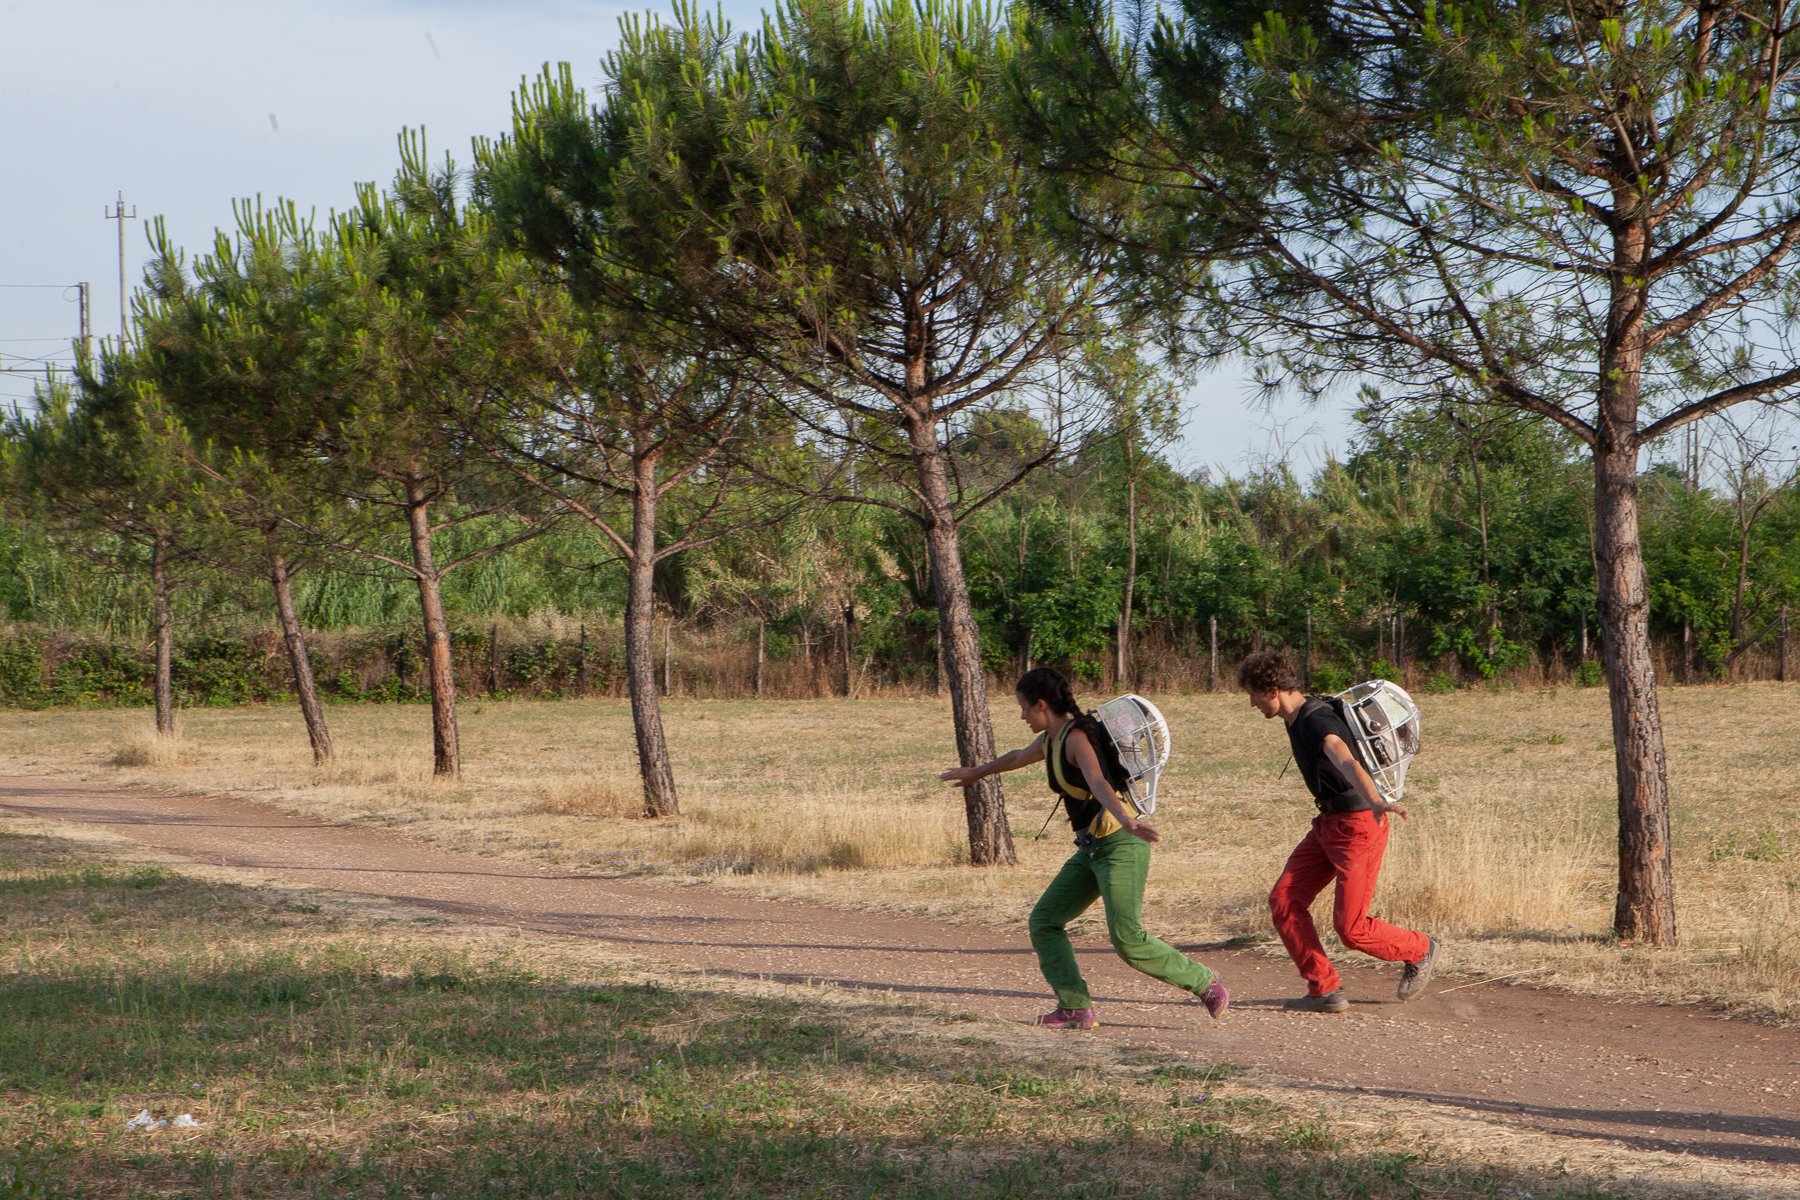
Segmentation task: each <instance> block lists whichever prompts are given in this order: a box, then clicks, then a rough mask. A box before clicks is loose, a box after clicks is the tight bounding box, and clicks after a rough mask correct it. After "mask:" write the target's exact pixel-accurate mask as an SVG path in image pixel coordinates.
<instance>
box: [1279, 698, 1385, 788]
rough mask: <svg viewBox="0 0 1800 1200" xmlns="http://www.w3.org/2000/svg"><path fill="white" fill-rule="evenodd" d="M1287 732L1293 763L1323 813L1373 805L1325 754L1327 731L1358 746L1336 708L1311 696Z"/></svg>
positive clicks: (1353, 751) (1345, 744) (1349, 743)
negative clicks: (1291, 748) (1292, 749)
mask: <svg viewBox="0 0 1800 1200" xmlns="http://www.w3.org/2000/svg"><path fill="white" fill-rule="evenodd" d="M1287 732H1288V744H1289V745H1291V746H1292V747H1293V748H1294V764H1295V765H1296V766H1298V767H1299V768H1300V777H1301V778H1302V779H1304V780H1306V786H1307V788H1308V789H1309V790H1310V791H1311V792H1312V794H1313V800H1314V802H1316V803H1317V804H1318V806H1319V811H1320V812H1322V813H1342V812H1362V811H1363V810H1364V809H1367V808H1371V807H1373V806H1372V805H1370V803H1369V802H1368V801H1367V800H1364V799H1363V798H1362V797H1361V796H1360V795H1359V794H1357V791H1356V789H1355V788H1353V787H1351V786H1350V781H1349V780H1348V779H1345V778H1344V777H1343V775H1341V774H1340V773H1339V772H1338V769H1337V767H1336V766H1335V765H1333V763H1332V761H1331V759H1330V758H1328V757H1327V756H1326V754H1325V735H1326V734H1328V733H1335V734H1337V735H1338V736H1339V737H1340V738H1342V739H1343V740H1344V747H1345V748H1346V749H1350V748H1351V747H1353V746H1354V745H1355V743H1354V742H1352V741H1351V740H1350V738H1351V733H1350V727H1349V726H1348V725H1346V724H1344V721H1343V718H1342V717H1340V716H1338V715H1337V710H1336V709H1334V708H1332V706H1331V705H1329V704H1327V703H1325V701H1323V700H1321V699H1319V698H1318V697H1317V696H1308V697H1307V698H1306V703H1305V704H1303V705H1301V707H1300V715H1299V716H1297V717H1295V718H1294V723H1293V724H1292V725H1289V726H1288V727H1287ZM1350 752H1351V753H1352V754H1355V753H1356V752H1355V750H1354V749H1351V750H1350Z"/></svg>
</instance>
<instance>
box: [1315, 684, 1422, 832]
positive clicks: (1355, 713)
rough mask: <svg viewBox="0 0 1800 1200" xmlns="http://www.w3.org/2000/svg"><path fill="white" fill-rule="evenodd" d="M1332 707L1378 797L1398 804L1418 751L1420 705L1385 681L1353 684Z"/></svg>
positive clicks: (1333, 701) (1403, 690) (1402, 690)
mask: <svg viewBox="0 0 1800 1200" xmlns="http://www.w3.org/2000/svg"><path fill="white" fill-rule="evenodd" d="M1331 704H1332V706H1333V707H1334V708H1336V709H1337V710H1338V715H1339V716H1340V717H1342V718H1344V724H1346V725H1348V726H1349V727H1350V733H1351V735H1352V736H1353V738H1354V740H1355V745H1353V746H1352V747H1351V749H1352V750H1354V751H1355V752H1356V757H1357V758H1358V759H1359V760H1360V761H1361V762H1362V765H1363V769H1364V770H1366V771H1368V773H1369V776H1370V778H1372V779H1373V780H1374V781H1375V788H1376V790H1377V791H1379V792H1380V793H1381V798H1382V799H1383V800H1386V801H1388V802H1389V803H1394V802H1397V801H1398V800H1399V799H1400V797H1401V796H1402V795H1403V794H1405V792H1406V768H1407V767H1408V766H1410V765H1411V764H1412V760H1413V756H1414V755H1415V754H1417V753H1418V752H1419V706H1418V705H1416V704H1414V703H1413V698H1412V697H1411V696H1409V695H1407V694H1406V691H1405V689H1403V688H1401V686H1400V685H1399V684H1397V683H1390V682H1388V681H1387V680H1385V679H1371V680H1369V681H1368V682H1367V683H1359V684H1356V685H1355V686H1354V687H1351V688H1348V689H1346V690H1344V691H1341V692H1339V693H1338V694H1337V695H1335V696H1332V697H1331Z"/></svg>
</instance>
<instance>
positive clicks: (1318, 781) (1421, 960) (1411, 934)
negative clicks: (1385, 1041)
mask: <svg viewBox="0 0 1800 1200" xmlns="http://www.w3.org/2000/svg"><path fill="white" fill-rule="evenodd" d="M1238 686H1239V687H1241V688H1243V689H1244V690H1245V691H1246V692H1248V693H1249V694H1250V703H1251V705H1252V706H1253V707H1254V708H1255V709H1256V711H1257V712H1260V713H1261V714H1262V715H1263V716H1264V717H1265V718H1270V717H1280V718H1281V719H1282V721H1283V722H1285V723H1286V725H1287V734H1288V742H1289V744H1290V745H1291V746H1292V747H1293V750H1294V762H1295V764H1296V765H1298V766H1299V768H1300V777H1301V778H1302V779H1304V780H1306V786H1307V788H1308V789H1309V790H1310V791H1311V792H1312V794H1313V801H1314V802H1315V803H1316V804H1317V805H1318V806H1319V815H1318V816H1317V817H1314V818H1313V823H1312V829H1311V830H1309V831H1308V832H1307V835H1306V836H1305V837H1303V838H1301V839H1300V844H1299V845H1298V846H1295V847H1294V852H1293V853H1292V854H1291V855H1289V856H1288V860H1287V866H1286V867H1284V868H1283V869H1282V872H1281V878H1280V879H1278V880H1276V881H1275V887H1274V890H1272V891H1271V892H1270V893H1269V912H1270V914H1271V915H1272V916H1273V917H1274V920H1275V932H1276V933H1278V934H1280V935H1281V942H1282V944H1283V945H1284V946H1286V947H1287V952H1288V955H1289V957H1291V958H1292V959H1293V960H1294V965H1295V966H1297V967H1299V968H1300V974H1301V975H1302V976H1303V977H1304V978H1305V979H1306V995H1304V996H1301V997H1299V998H1297V999H1294V1000H1289V1001H1288V1002H1287V1003H1286V1004H1285V1005H1284V1006H1283V1007H1285V1008H1289V1009H1293V1010H1296V1011H1299V1012H1320V1013H1339V1012H1343V1011H1344V1010H1346V1009H1348V1008H1349V1007H1350V1000H1349V998H1348V997H1347V996H1345V995H1344V989H1343V986H1342V981H1341V980H1340V979H1339V977H1338V973H1337V968H1336V967H1334V966H1332V965H1331V960H1330V959H1329V958H1327V957H1326V956H1325V947H1324V945H1323V944H1322V943H1320V941H1319V931H1318V929H1317V928H1316V927H1315V926H1314V925H1313V919H1312V911H1311V907H1312V902H1313V898H1314V897H1315V896H1317V895H1318V894H1319V893H1320V892H1322V891H1324V890H1325V885H1326V884H1328V883H1330V882H1332V881H1333V880H1336V881H1337V894H1336V897H1335V900H1334V903H1333V904H1332V909H1331V920H1332V925H1333V926H1334V927H1335V928H1336V929H1337V933H1338V936H1339V937H1340V938H1342V939H1343V941H1344V945H1346V946H1348V947H1350V948H1351V949H1352V950H1361V951H1362V952H1363V953H1364V954H1367V955H1369V956H1371V957H1373V958H1379V959H1385V960H1386V961H1388V962H1399V963H1405V964H1406V967H1405V969H1404V970H1403V971H1402V972H1401V974H1400V989H1399V996H1400V999H1402V1000H1411V999H1412V998H1413V997H1414V996H1417V995H1418V994H1419V993H1420V992H1422V991H1424V990H1425V981H1426V980H1427V979H1429V978H1430V977H1431V968H1432V960H1433V959H1434V958H1435V957H1436V955H1437V941H1436V939H1434V938H1430V937H1427V936H1425V935H1424V934H1422V933H1419V932H1417V931H1416V930H1412V929H1402V928H1401V927H1400V926H1398V925H1390V924H1388V923H1387V922H1386V921H1381V920H1377V919H1376V918H1374V917H1371V916H1370V915H1369V901H1370V900H1372V899H1373V898H1374V895H1375V881H1376V878H1377V877H1378V876H1379V875H1380V874H1381V856H1382V854H1383V853H1384V852H1385V851H1386V850H1387V841H1388V821H1387V814H1388V813H1396V814H1398V815H1399V816H1400V817H1401V819H1402V820H1404V819H1405V817H1406V810H1405V809H1403V808H1401V807H1400V806H1399V805H1398V804H1392V803H1389V802H1388V801H1386V800H1383V799H1382V798H1381V793H1380V792H1379V791H1377V790H1376V787H1375V781H1374V780H1373V779H1371V778H1370V777H1369V773H1368V771H1366V770H1364V769H1363V765H1362V763H1360V762H1358V761H1357V758H1356V753H1355V751H1353V750H1352V749H1351V748H1350V742H1351V738H1352V734H1351V732H1350V728H1349V726H1347V725H1345V724H1344V721H1343V719H1342V718H1341V717H1339V716H1338V714H1337V711H1336V709H1335V708H1333V706H1332V705H1330V704H1328V703H1327V702H1326V701H1324V700H1322V699H1320V698H1319V697H1317V696H1308V695H1306V694H1305V693H1303V692H1302V691H1301V690H1300V677H1299V675H1298V674H1297V673H1296V672H1295V670H1294V663H1293V660H1292V659H1290V658H1289V657H1288V654H1287V651H1285V650H1281V649H1268V650H1259V651H1257V652H1256V653H1255V654H1252V655H1251V656H1250V657H1249V658H1246V659H1245V660H1244V661H1243V663H1242V665H1240V666H1239V667H1238Z"/></svg>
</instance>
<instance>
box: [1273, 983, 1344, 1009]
mask: <svg viewBox="0 0 1800 1200" xmlns="http://www.w3.org/2000/svg"><path fill="white" fill-rule="evenodd" d="M1281 1007H1283V1008H1285V1009H1287V1010H1288V1011H1289V1012H1316V1013H1340V1012H1348V1011H1349V1009H1350V997H1348V996H1346V995H1344V989H1343V988H1338V989H1337V990H1336V991H1332V992H1326V993H1325V994H1324V995H1323V996H1301V997H1300V998H1299V999H1297V1000H1289V1001H1287V1002H1286V1003H1285V1004H1283V1005H1282V1006H1281Z"/></svg>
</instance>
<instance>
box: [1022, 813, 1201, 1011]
mask: <svg viewBox="0 0 1800 1200" xmlns="http://www.w3.org/2000/svg"><path fill="white" fill-rule="evenodd" d="M1149 873H1150V843H1149V842H1146V841H1144V840H1143V839H1142V838H1140V837H1137V836H1136V835H1134V834H1130V833H1127V832H1125V831H1124V830H1123V829H1121V830H1118V831H1116V832H1114V833H1112V834H1109V835H1108V836H1106V837H1103V838H1101V839H1100V840H1099V841H1097V842H1095V843H1093V844H1092V845H1090V846H1084V847H1081V848H1080V849H1078V850H1076V851H1075V853H1074V854H1072V855H1070V856H1069V861H1068V862H1066V863H1064V864H1063V867H1062V870H1060V871H1058V872H1057V873H1056V878H1055V879H1052V880H1051V881H1050V886H1049V887H1047V888H1045V889H1044V894H1043V895H1042V896H1041V897H1039V898H1038V902H1037V906H1036V907H1035V908H1033V909H1032V910H1031V946H1032V949H1034V950H1036V951H1037V956H1038V968H1039V969H1040V970H1042V971H1043V972H1044V978H1045V979H1047V980H1049V981H1050V986H1051V988H1053V989H1054V990H1055V992H1056V1003H1057V1004H1058V1005H1059V1006H1061V1007H1063V1008H1091V1007H1093V1000H1092V998H1091V997H1090V996H1089V995H1088V987H1087V981H1086V980H1084V979H1082V977H1081V968H1080V967H1079V966H1077V965H1076V963H1075V947H1074V946H1072V945H1070V944H1069V935H1068V932H1067V930H1068V925H1069V922H1070V921H1073V920H1074V919H1075V918H1076V917H1079V916H1080V915H1081V914H1082V913H1084V912H1086V911H1087V910H1088V908H1089V907H1090V906H1091V905H1092V904H1093V903H1094V901H1095V900H1099V901H1101V902H1102V903H1103V904H1105V905H1106V932H1107V933H1108V934H1110V935H1111V936H1112V944H1113V949H1114V950H1117V951H1118V952H1119V957H1120V958H1122V959H1124V960H1125V961H1126V963H1128V964H1129V965H1130V966H1132V967H1134V968H1136V969H1137V970H1139V971H1142V972H1143V973H1144V974H1146V975H1149V976H1151V977H1153V978H1155V979H1160V980H1162V981H1163V982H1164V983H1169V984H1173V985H1174V986H1176V987H1178V988H1181V989H1182V990H1183V991H1188V992H1192V993H1193V994H1194V995H1196V996H1198V995H1199V994H1200V993H1201V992H1204V991H1205V990H1206V987H1207V985H1208V984H1210V983H1211V982H1212V979H1213V973H1212V972H1211V971H1210V970H1208V969H1207V968H1205V967H1203V966H1201V965H1200V964H1199V963H1197V962H1195V961H1194V960H1193V959H1191V958H1189V957H1188V956H1187V955H1185V954H1183V953H1182V952H1181V951H1179V950H1177V949H1175V947H1173V946H1171V945H1169V944H1168V943H1167V942H1163V941H1159V940H1157V939H1156V938H1153V937H1151V936H1150V935H1149V934H1147V933H1145V932H1144V879H1145V877H1146V876H1148V875H1149Z"/></svg>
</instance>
